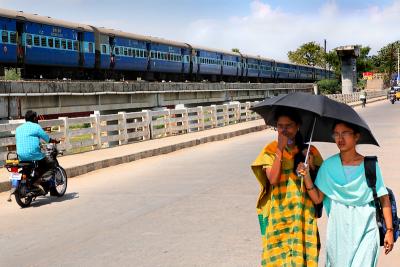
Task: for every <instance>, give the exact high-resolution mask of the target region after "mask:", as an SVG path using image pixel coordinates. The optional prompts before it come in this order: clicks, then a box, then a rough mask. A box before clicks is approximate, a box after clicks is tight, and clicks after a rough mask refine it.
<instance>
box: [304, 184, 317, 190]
mask: <svg viewBox="0 0 400 267" xmlns="http://www.w3.org/2000/svg"><path fill="white" fill-rule="evenodd" d="M314 188H315V186H314V185H313V186H311V187H310V188H306V189H307V191H311V190H313V189H314Z"/></svg>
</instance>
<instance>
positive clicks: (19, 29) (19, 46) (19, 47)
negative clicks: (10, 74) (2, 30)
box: [16, 21, 25, 65]
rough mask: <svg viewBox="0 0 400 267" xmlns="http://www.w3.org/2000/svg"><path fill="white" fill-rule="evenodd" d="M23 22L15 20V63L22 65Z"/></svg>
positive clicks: (23, 54)
mask: <svg viewBox="0 0 400 267" xmlns="http://www.w3.org/2000/svg"><path fill="white" fill-rule="evenodd" d="M24 26H25V23H23V22H20V21H17V40H16V41H17V64H18V65H23V64H24V62H25V41H24V40H23V37H24V32H25V31H24Z"/></svg>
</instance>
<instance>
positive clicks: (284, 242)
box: [251, 141, 322, 267]
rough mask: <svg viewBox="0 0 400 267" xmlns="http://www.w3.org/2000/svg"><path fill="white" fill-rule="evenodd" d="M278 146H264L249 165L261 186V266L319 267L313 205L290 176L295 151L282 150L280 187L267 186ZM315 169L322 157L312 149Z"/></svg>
mask: <svg viewBox="0 0 400 267" xmlns="http://www.w3.org/2000/svg"><path fill="white" fill-rule="evenodd" d="M277 146H278V143H277V142H276V141H275V142H272V143H270V144H269V145H267V146H266V147H265V148H264V149H263V150H262V151H261V153H260V154H259V155H258V157H257V158H256V160H255V161H254V162H253V164H252V166H251V167H252V170H253V172H254V174H255V175H256V177H257V180H258V181H259V183H260V187H261V191H260V195H259V197H258V201H257V213H258V218H259V222H260V228H261V237H262V246H263V253H262V261H261V265H262V266H279V267H283V266H316V267H317V266H318V256H319V248H320V242H319V234H318V227H317V218H316V216H315V208H314V204H313V202H312V201H311V199H310V198H309V196H308V194H307V192H306V190H305V187H304V185H302V179H301V178H300V177H298V176H297V175H296V174H295V173H293V165H294V156H295V155H296V153H297V151H298V149H297V148H296V147H295V148H294V149H292V150H291V151H289V150H288V149H285V150H284V151H283V156H282V165H281V176H280V182H279V184H277V185H275V186H272V185H270V184H269V181H268V178H267V176H266V173H265V168H266V167H271V166H272V163H273V162H274V159H275V152H276V149H277ZM310 153H311V154H312V155H313V159H314V165H316V166H321V164H322V157H321V155H320V153H319V152H318V150H317V149H316V148H315V147H311V150H310Z"/></svg>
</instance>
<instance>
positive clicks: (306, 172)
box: [296, 162, 310, 177]
mask: <svg viewBox="0 0 400 267" xmlns="http://www.w3.org/2000/svg"><path fill="white" fill-rule="evenodd" d="M296 171H297V174H298V175H301V176H303V177H309V176H310V169H309V166H307V167H306V165H305V164H304V162H300V163H299V165H297V169H296Z"/></svg>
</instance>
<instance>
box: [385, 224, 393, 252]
mask: <svg viewBox="0 0 400 267" xmlns="http://www.w3.org/2000/svg"><path fill="white" fill-rule="evenodd" d="M393 246H394V237H393V230H391V231H386V234H385V239H384V241H383V247H384V248H385V254H386V255H387V254H389V252H390V251H392V249H393Z"/></svg>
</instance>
